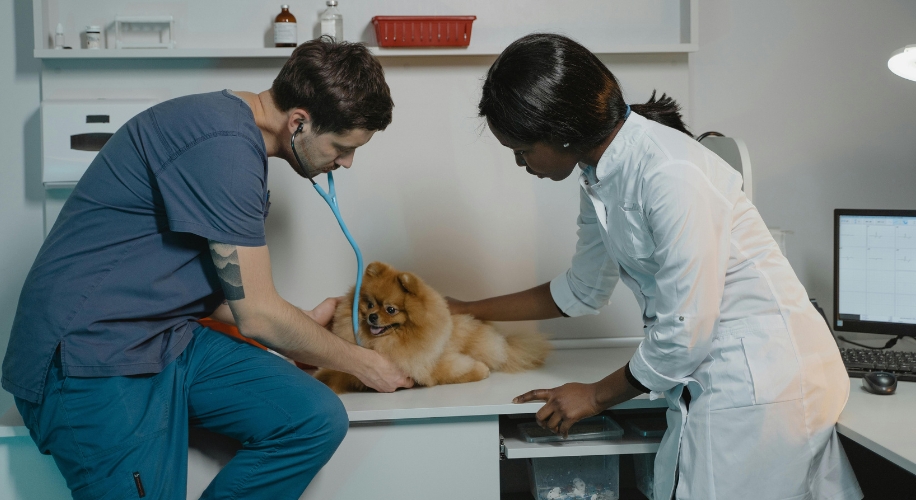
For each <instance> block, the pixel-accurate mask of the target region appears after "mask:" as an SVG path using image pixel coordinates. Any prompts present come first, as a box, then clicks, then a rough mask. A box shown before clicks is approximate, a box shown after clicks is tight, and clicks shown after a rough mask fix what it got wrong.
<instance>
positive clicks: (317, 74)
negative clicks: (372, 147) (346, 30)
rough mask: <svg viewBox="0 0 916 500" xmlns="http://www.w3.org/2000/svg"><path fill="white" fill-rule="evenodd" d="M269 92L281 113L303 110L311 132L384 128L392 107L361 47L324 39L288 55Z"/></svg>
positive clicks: (374, 65) (375, 66)
mask: <svg viewBox="0 0 916 500" xmlns="http://www.w3.org/2000/svg"><path fill="white" fill-rule="evenodd" d="M270 94H271V95H272V96H273V99H274V102H275V103H276V105H277V107H278V108H280V110H281V111H289V110H290V109H293V108H303V109H305V110H306V111H308V113H309V115H311V118H312V130H313V131H314V132H315V133H316V134H322V133H326V132H333V133H341V132H345V131H348V130H354V129H366V130H385V128H386V127H387V126H388V124H390V123H391V109H392V108H394V102H393V101H392V100H391V91H390V90H389V89H388V84H387V83H385V74H384V71H383V70H382V65H381V64H380V63H379V62H378V60H377V59H376V58H375V57H374V56H373V55H372V54H371V53H369V50H368V49H367V48H366V46H365V45H363V44H361V43H348V42H336V41H334V39H333V38H331V37H327V36H322V37H321V38H317V39H315V40H310V41H308V42H305V43H303V44H302V45H300V46H299V47H297V48H296V50H294V51H293V54H292V56H290V58H289V60H288V61H286V64H284V65H283V69H281V70H280V74H279V75H277V78H276V79H274V83H273V85H272V86H271V87H270Z"/></svg>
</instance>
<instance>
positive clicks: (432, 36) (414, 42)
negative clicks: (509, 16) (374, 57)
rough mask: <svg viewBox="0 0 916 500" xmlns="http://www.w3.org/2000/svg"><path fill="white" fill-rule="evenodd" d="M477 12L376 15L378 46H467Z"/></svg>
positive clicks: (373, 20) (374, 22)
mask: <svg viewBox="0 0 916 500" xmlns="http://www.w3.org/2000/svg"><path fill="white" fill-rule="evenodd" d="M475 19H477V16H375V17H373V18H372V24H373V25H375V37H376V39H377V40H378V46H379V47H467V46H468V44H469V43H471V23H473V22H474V20H475Z"/></svg>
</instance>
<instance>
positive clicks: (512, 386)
mask: <svg viewBox="0 0 916 500" xmlns="http://www.w3.org/2000/svg"><path fill="white" fill-rule="evenodd" d="M635 351H636V349H635V348H632V347H630V348H610V349H607V348H605V349H563V350H556V351H554V352H553V353H551V355H550V357H549V358H547V362H546V363H545V364H544V366H542V367H541V368H539V369H537V370H533V371H529V372H524V373H492V374H490V377H489V378H487V379H486V380H481V381H480V382H474V383H470V384H456V385H441V386H438V387H419V388H415V389H410V390H402V391H398V392H395V393H393V394H379V393H359V394H343V395H342V396H341V398H340V399H341V400H342V401H343V403H344V406H345V407H346V408H347V414H348V415H349V416H350V421H351V422H360V421H370V420H400V419H407V418H433V417H467V416H479V415H510V414H516V413H534V412H536V411H538V409H540V408H541V406H543V403H540V402H535V403H525V404H513V403H512V398H514V397H515V396H518V395H520V394H523V393H525V392H528V391H530V390H532V389H549V388H551V387H556V386H558V385H563V384H565V383H566V382H596V381H598V380H601V379H602V378H604V377H606V376H607V375H609V374H610V373H611V372H613V371H614V370H616V369H618V368H620V367H621V366H623V365H625V364H626V363H627V361H629V360H630V357H631V356H632V355H633V353H634V352H635ZM666 406H667V403H665V401H664V400H662V399H658V400H655V401H649V399H648V396H645V395H643V396H641V397H639V398H637V399H635V400H632V401H628V402H626V403H624V404H622V405H620V406H617V408H635V407H639V408H647V407H666Z"/></svg>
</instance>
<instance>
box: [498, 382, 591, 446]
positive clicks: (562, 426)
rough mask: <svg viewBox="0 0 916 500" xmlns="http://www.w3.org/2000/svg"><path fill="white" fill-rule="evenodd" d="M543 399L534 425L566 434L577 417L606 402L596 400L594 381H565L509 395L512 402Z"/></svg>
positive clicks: (576, 420) (566, 435)
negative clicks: (556, 384) (592, 382)
mask: <svg viewBox="0 0 916 500" xmlns="http://www.w3.org/2000/svg"><path fill="white" fill-rule="evenodd" d="M529 401H545V402H546V403H545V404H544V406H543V407H542V408H541V409H540V410H538V412H537V414H536V415H535V417H536V418H537V422H538V425H540V426H541V427H543V428H545V429H547V430H550V431H551V432H553V433H554V434H559V435H561V436H563V438H564V439H565V438H567V437H569V428H570V427H572V426H573V424H575V423H576V422H578V421H579V420H582V419H583V418H586V417H591V416H593V415H597V414H598V413H601V412H602V411H603V410H604V409H605V408H607V407H606V406H602V405H601V404H600V403H599V402H598V390H597V387H596V384H580V383H569V384H563V385H561V386H560V387H555V388H553V389H535V390H533V391H529V392H526V393H525V394H522V395H521V396H518V397H517V398H515V399H513V400H512V402H513V403H527V402H529Z"/></svg>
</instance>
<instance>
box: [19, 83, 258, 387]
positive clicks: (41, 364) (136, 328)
mask: <svg viewBox="0 0 916 500" xmlns="http://www.w3.org/2000/svg"><path fill="white" fill-rule="evenodd" d="M267 206H268V200H267V151H266V148H265V146H264V140H263V137H262V136H261V132H260V130H259V129H258V127H257V126H256V125H255V122H254V115H253V114H252V112H251V109H250V108H249V107H248V105H247V104H246V103H245V102H244V101H242V100H241V99H239V98H238V97H236V96H234V95H232V94H231V93H230V92H228V91H222V92H214V93H208V94H199V95H191V96H186V97H180V98H177V99H173V100H171V101H167V102H164V103H162V104H159V105H157V106H154V107H152V108H150V109H148V110H147V111H144V112H143V113H141V114H139V115H137V116H136V117H134V118H132V119H131V120H130V121H129V122H128V123H127V124H125V125H124V126H123V127H121V129H120V130H118V132H117V133H115V134H114V136H113V137H112V138H111V139H110V140H109V141H108V143H107V144H106V145H105V147H103V148H102V150H101V151H100V152H99V154H98V155H97V156H96V158H95V160H93V162H92V164H91V165H90V166H89V168H88V170H87V171H86V173H85V174H84V175H83V177H82V179H80V181H79V183H78V184H77V186H76V188H75V189H74V190H73V193H72V194H71V195H70V198H69V199H68V200H67V202H66V204H65V205H64V207H63V210H62V211H61V213H60V216H59V217H58V219H57V222H56V223H55V224H54V227H53V229H52V230H51V232H50V234H49V235H48V237H47V239H46V240H45V242H44V245H42V247H41V250H40V251H39V253H38V257H37V258H36V260H35V263H34V264H33V265H32V269H31V270H30V271H29V274H28V277H27V278H26V282H25V285H24V287H23V289H22V293H21V295H20V297H19V306H18V309H17V311H16V318H15V320H14V322H13V329H12V332H11V335H10V342H9V347H8V349H7V352H6V357H5V358H4V360H3V377H2V385H3V388H4V389H6V390H8V391H10V392H11V393H12V394H13V395H15V396H17V397H20V398H22V399H25V400H28V401H31V402H34V403H38V402H40V401H41V398H42V395H43V391H44V381H45V377H46V374H47V371H48V366H49V363H50V362H51V359H52V357H53V355H54V352H55V350H56V349H57V347H58V346H60V349H61V359H62V362H63V368H64V373H65V374H66V375H67V376H76V377H106V376H118V375H136V374H143V373H158V372H159V371H161V370H162V368H163V367H164V366H165V365H167V364H168V363H169V362H171V361H172V360H174V359H175V358H176V357H178V355H179V354H181V352H182V351H183V350H184V348H185V346H187V344H188V342H189V340H190V338H191V332H192V331H193V329H194V328H195V327H196V324H195V323H194V321H195V320H196V319H199V318H202V317H206V316H208V315H209V314H211V313H212V312H213V311H214V310H215V309H216V307H218V306H219V305H220V303H221V302H222V300H223V292H222V289H221V287H220V284H219V280H218V278H217V276H216V271H215V268H214V265H213V262H212V260H211V258H210V254H209V248H208V245H207V240H208V239H211V240H215V241H219V242H222V243H229V244H234V245H241V246H262V245H264V244H265V243H266V242H265V238H264V218H265V217H266V216H267Z"/></svg>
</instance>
